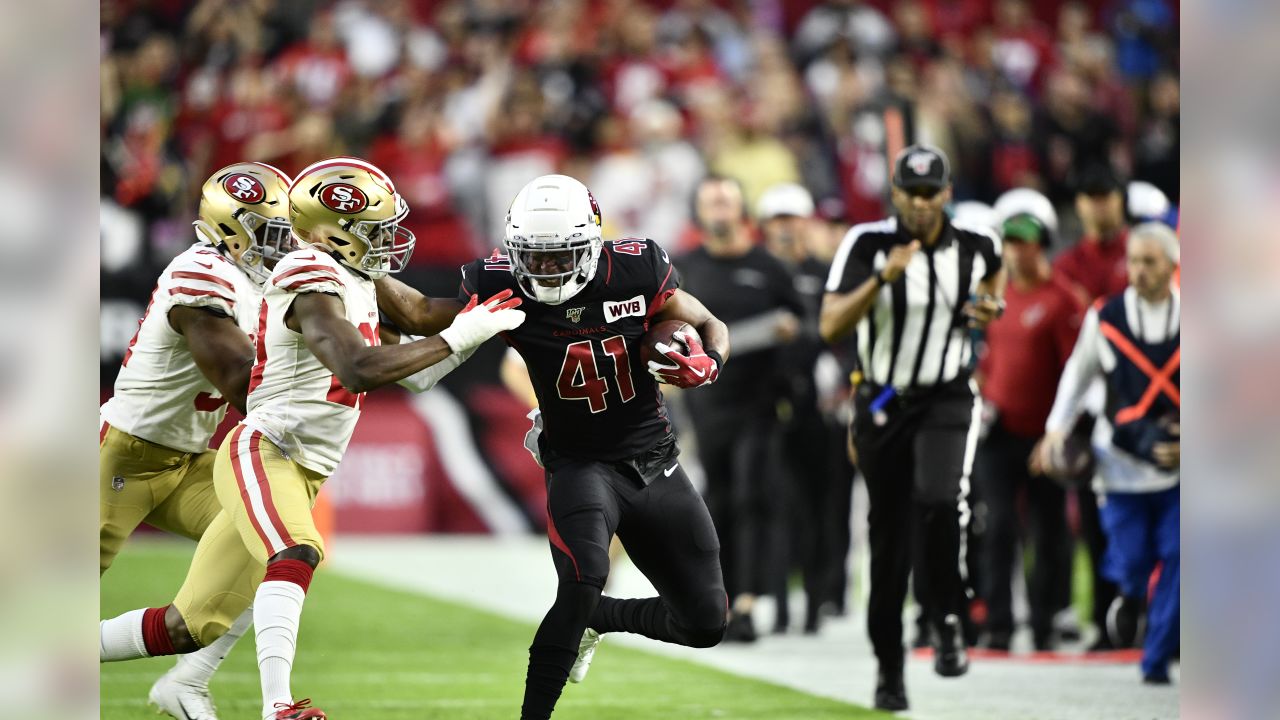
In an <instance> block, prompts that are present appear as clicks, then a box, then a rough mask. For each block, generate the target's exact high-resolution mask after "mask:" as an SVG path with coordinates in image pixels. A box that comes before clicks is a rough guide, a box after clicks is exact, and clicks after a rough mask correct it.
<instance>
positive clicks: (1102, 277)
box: [1053, 165, 1128, 304]
mask: <svg viewBox="0 0 1280 720" xmlns="http://www.w3.org/2000/svg"><path fill="white" fill-rule="evenodd" d="M1075 198H1076V214H1077V215H1078V216H1079V217H1080V224H1081V225H1082V226H1083V230H1084V234H1083V235H1081V237H1080V241H1079V242H1077V243H1076V244H1075V245H1074V246H1073V247H1071V248H1069V249H1067V250H1064V251H1063V252H1062V253H1061V254H1059V255H1058V256H1057V257H1056V258H1054V261H1053V269H1054V270H1055V271H1056V272H1059V273H1061V274H1062V276H1063V277H1064V278H1065V279H1067V280H1068V281H1070V282H1071V283H1073V284H1075V285H1076V286H1078V292H1079V293H1080V295H1081V299H1083V300H1084V302H1085V303H1086V304H1087V303H1092V302H1093V301H1094V300H1096V299H1097V298H1100V297H1103V296H1109V295H1114V294H1115V293H1118V292H1120V291H1122V290H1124V288H1125V287H1126V286H1127V285H1128V279H1127V277H1126V276H1125V259H1124V258H1125V254H1124V253H1125V251H1124V248H1125V236H1126V234H1127V232H1128V229H1127V228H1126V226H1125V189H1124V185H1123V184H1121V182H1120V179H1119V178H1118V177H1116V174H1115V172H1114V171H1112V170H1111V168H1109V167H1107V166H1105V165H1091V166H1088V167H1086V168H1084V169H1083V170H1082V171H1081V172H1080V174H1079V176H1078V177H1077V179H1076V196H1075Z"/></svg>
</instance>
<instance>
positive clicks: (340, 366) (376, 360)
mask: <svg viewBox="0 0 1280 720" xmlns="http://www.w3.org/2000/svg"><path fill="white" fill-rule="evenodd" d="M285 322H286V323H288V325H289V328H290V329H292V330H296V331H297V332H300V333H302V338H303V340H304V341H305V342H306V343H307V349H309V350H311V352H312V353H314V354H315V356H316V358H317V359H318V360H319V361H320V362H321V363H322V364H323V365H324V366H325V367H327V368H329V369H330V370H332V371H333V374H334V375H335V376H336V377H337V378H338V382H340V383H342V386H343V387H345V388H346V389H347V390H350V391H351V392H353V393H362V392H368V391H369V390H373V389H374V388H379V387H382V386H383V385H389V384H391V383H393V382H396V381H397V380H400V379H402V378H405V377H408V376H409V375H412V374H413V373H416V372H418V371H419V370H422V369H425V368H428V367H431V366H432V365H435V364H436V363H438V362H440V361H441V360H444V359H445V358H447V357H449V355H450V354H451V353H452V352H453V350H452V349H451V348H450V347H449V344H448V343H446V342H445V341H444V340H443V339H441V338H440V337H439V336H435V337H429V338H426V339H423V340H419V341H417V342H412V343H407V344H402V345H383V346H379V347H369V346H368V345H366V344H365V339H364V337H363V336H362V335H361V334H360V331H359V330H357V329H356V327H355V326H354V325H352V324H351V321H349V320H347V318H346V314H345V308H344V306H343V304H342V300H341V299H340V298H338V297H337V296H336V295H330V294H328V293H318V292H316V293H306V294H303V295H299V296H298V297H297V298H295V299H294V301H293V305H292V306H291V307H290V309H289V313H288V315H286V317H285Z"/></svg>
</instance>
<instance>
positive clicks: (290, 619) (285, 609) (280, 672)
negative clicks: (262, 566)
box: [253, 580, 307, 718]
mask: <svg viewBox="0 0 1280 720" xmlns="http://www.w3.org/2000/svg"><path fill="white" fill-rule="evenodd" d="M306 596H307V593H306V591H305V590H303V589H302V588H301V587H300V586H299V585H298V584H297V583H292V582H287V581H284V580H269V581H267V582H264V583H262V584H261V585H259V586H258V592H257V594H256V595H254V598H253V625H254V632H255V635H254V637H255V639H256V640H257V643H258V673H259V674H260V675H261V676H262V717H264V718H273V717H275V713H276V707H275V705H276V703H285V704H289V703H292V702H293V693H292V691H291V690H290V689H289V674H290V672H291V671H292V670H293V655H294V652H295V650H296V649H297V643H298V621H299V619H301V617H302V601H303V600H304V599H306Z"/></svg>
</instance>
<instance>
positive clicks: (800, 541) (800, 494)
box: [774, 406, 852, 627]
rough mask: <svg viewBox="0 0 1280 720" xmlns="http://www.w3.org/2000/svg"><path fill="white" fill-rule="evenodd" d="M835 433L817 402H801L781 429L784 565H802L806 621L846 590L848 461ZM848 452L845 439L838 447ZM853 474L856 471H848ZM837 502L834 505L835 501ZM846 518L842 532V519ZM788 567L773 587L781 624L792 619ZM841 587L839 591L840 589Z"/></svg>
mask: <svg viewBox="0 0 1280 720" xmlns="http://www.w3.org/2000/svg"><path fill="white" fill-rule="evenodd" d="M832 440H833V438H832V433H831V431H830V428H829V425H828V423H827V422H826V420H825V419H823V417H822V416H821V415H820V414H819V413H818V409H817V408H816V407H814V406H809V407H803V406H798V407H797V412H796V414H795V415H794V416H793V417H792V419H791V421H790V422H788V423H787V424H785V425H784V426H783V428H782V453H781V456H782V460H783V464H784V468H785V471H784V474H785V476H786V477H787V478H788V483H787V490H788V492H787V495H786V497H787V504H788V513H787V515H786V518H785V520H786V524H787V526H788V527H787V540H788V545H789V551H790V552H789V553H788V559H789V562H788V563H787V566H786V568H785V569H786V570H787V571H788V572H789V570H790V569H791V568H793V567H795V566H797V565H798V566H799V568H800V571H801V575H802V577H803V579H804V592H805V598H806V601H807V603H808V607H807V608H806V621H809V620H810V619H812V618H813V617H815V616H816V613H817V610H818V607H819V606H820V605H821V604H822V603H824V602H827V601H834V600H835V599H836V597H837V593H838V592H841V591H842V586H843V583H842V582H840V580H839V573H840V568H841V566H843V565H844V562H845V559H846V557H847V553H848V540H847V539H843V541H842V536H844V537H846V538H847V536H848V535H849V529H848V526H849V504H848V501H845V502H844V503H843V518H840V517H837V514H838V511H839V510H840V509H841V508H840V504H841V503H840V495H841V493H840V491H839V488H838V486H839V485H840V484H841V480H842V479H843V480H846V481H847V478H842V477H841V475H842V474H843V473H844V472H845V469H846V467H847V466H848V461H847V460H845V461H844V462H833V460H839V457H837V456H835V454H834V453H833V452H832V448H831V444H832ZM837 450H839V454H840V455H841V456H843V455H845V451H844V443H841V444H840V446H839V447H838V448H837ZM849 472H850V474H852V470H850V471H849ZM833 505H834V506H835V507H832V506H833ZM841 523H843V526H844V527H843V533H841V529H840V524H841ZM787 574H788V573H787V572H784V573H780V578H779V579H780V581H781V587H778V588H776V589H775V591H774V593H775V595H777V601H778V620H777V623H776V626H777V627H786V626H787V625H788V624H789V618H790V612H789V602H788V597H787V582H786V581H787ZM837 586H840V587H841V590H837V589H836V588H837Z"/></svg>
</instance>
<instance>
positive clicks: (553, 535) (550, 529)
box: [547, 500, 582, 582]
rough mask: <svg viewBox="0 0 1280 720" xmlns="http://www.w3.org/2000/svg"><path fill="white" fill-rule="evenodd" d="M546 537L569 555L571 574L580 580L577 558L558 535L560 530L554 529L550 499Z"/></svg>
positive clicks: (554, 523) (554, 522)
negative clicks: (571, 565)
mask: <svg viewBox="0 0 1280 720" xmlns="http://www.w3.org/2000/svg"><path fill="white" fill-rule="evenodd" d="M547 539H548V540H550V541H551V545H552V546H553V547H555V548H556V549H557V550H559V551H560V552H562V553H564V554H565V555H568V556H569V559H570V560H572V561H573V575H574V578H575V579H577V580H578V581H579V582H581V581H582V571H581V570H579V569H578V558H576V557H574V556H573V553H572V552H571V551H570V550H569V546H568V545H566V544H565V542H564V538H562V537H560V531H559V530H556V521H555V518H554V517H552V516H551V501H550V500H548V501H547Z"/></svg>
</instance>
